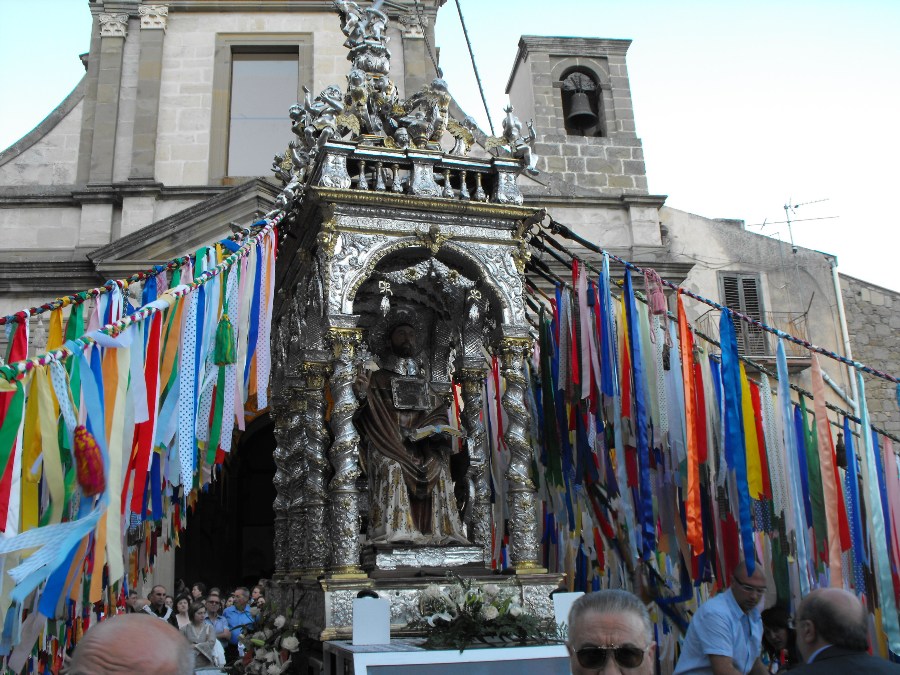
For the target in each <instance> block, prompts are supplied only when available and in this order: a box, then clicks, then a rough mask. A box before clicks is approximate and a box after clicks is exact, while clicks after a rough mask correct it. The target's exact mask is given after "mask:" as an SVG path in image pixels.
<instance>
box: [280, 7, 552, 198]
mask: <svg viewBox="0 0 900 675" xmlns="http://www.w3.org/2000/svg"><path fill="white" fill-rule="evenodd" d="M381 5H382V1H381V0H378V1H377V2H375V3H373V5H372V6H371V7H367V8H366V9H365V10H363V9H361V8H360V7H359V5H358V4H357V3H355V2H349V1H348V0H334V7H335V9H336V10H337V12H338V14H339V15H340V18H341V31H342V32H343V33H344V35H345V36H346V37H347V39H346V41H345V42H344V46H345V47H347V48H348V49H349V53H348V55H347V59H348V60H349V61H350V62H351V63H352V67H351V70H350V72H349V73H348V74H347V84H346V88H345V90H342V89H341V88H340V87H339V86H338V85H331V86H328V87H326V88H325V89H324V90H322V91H321V92H320V93H319V95H318V96H316V97H315V98H313V97H312V94H311V92H310V91H309V89H308V88H307V87H304V88H303V89H304V91H305V92H306V98H305V100H304V101H303V102H302V103H297V104H295V105H294V106H292V107H291V109H290V111H289V116H290V118H291V130H292V131H293V132H294V134H295V135H296V138H295V139H294V140H293V141H291V143H290V147H289V148H288V151H287V152H286V153H284V154H283V155H276V156H275V161H274V163H273V166H272V168H273V171H274V172H275V173H276V175H277V176H278V177H279V178H280V179H281V180H282V181H283V182H284V183H285V184H289V183H294V184H295V185H300V184H302V183H303V182H304V181H305V179H306V177H307V175H308V172H309V170H310V168H311V164H312V162H313V160H314V158H315V156H316V153H317V151H318V149H319V148H321V147H322V146H323V145H324V144H325V143H326V142H328V141H329V140H348V141H357V142H359V143H360V144H363V145H377V146H383V147H386V148H399V149H406V148H412V149H425V150H437V151H442V152H447V153H448V154H452V155H457V156H467V155H468V154H469V151H470V149H471V148H472V146H473V145H474V144H475V140H476V136H475V131H476V125H475V121H474V120H473V119H472V118H471V117H466V118H465V119H464V120H462V122H459V121H457V120H454V119H451V118H450V114H449V108H450V100H451V95H450V92H449V90H448V87H447V83H446V82H445V81H444V80H443V79H442V78H441V77H437V78H435V79H434V80H432V81H431V82H430V83H429V84H427V85H425V86H424V87H423V88H422V89H421V90H420V91H418V92H415V93H414V94H412V95H411V96H409V97H407V98H406V99H401V98H400V94H399V91H398V89H397V87H396V85H395V84H394V82H393V81H392V80H391V79H390V78H389V77H388V73H389V72H390V59H391V52H390V50H389V49H388V47H387V43H388V41H389V40H390V38H389V37H388V36H387V35H386V34H385V29H386V27H387V23H388V17H387V15H386V14H385V13H384V12H383V11H381V9H380V7H381ZM504 112H506V116H505V117H504V120H503V135H502V136H500V137H494V136H489V137H487V138H486V142H485V143H484V148H485V150H486V151H488V152H493V153H495V154H496V155H497V156H505V157H510V158H514V159H521V160H522V161H523V162H524V164H525V168H526V170H527V171H528V172H529V173H531V174H536V173H537V170H536V169H535V164H536V162H537V158H538V157H537V154H535V153H534V151H533V149H532V145H533V143H534V140H535V133H534V125H533V123H532V122H530V121H529V122H528V123H527V126H528V129H529V130H530V134H528V135H524V136H523V134H522V126H523V125H522V123H521V121H520V120H519V119H518V118H517V117H515V116H514V115H513V114H512V113H513V110H512V106H508V107H507V108H505V109H504ZM445 132H446V133H447V134H449V135H450V136H451V137H452V139H453V144H452V147H449V148H444V147H442V145H441V142H442V140H443V137H444V134H445Z"/></svg>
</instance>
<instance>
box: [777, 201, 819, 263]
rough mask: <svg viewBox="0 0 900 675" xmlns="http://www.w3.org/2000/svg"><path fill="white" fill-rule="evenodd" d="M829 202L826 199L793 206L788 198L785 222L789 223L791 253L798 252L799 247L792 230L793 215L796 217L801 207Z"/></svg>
mask: <svg viewBox="0 0 900 675" xmlns="http://www.w3.org/2000/svg"><path fill="white" fill-rule="evenodd" d="M827 201H828V198H827V197H826V198H825V199H814V200H812V201H809V202H799V203H797V204H791V200H790V198H788V201H787V204H785V205H784V218H785V222H786V223H787V228H788V235H790V238H791V252H793V253H796V252H797V245H796V244H795V243H794V231H793V230H792V229H791V214H794V215H796V214H797V209H799V208H800V207H801V206H807V205H809V204H819V203H821V202H827Z"/></svg>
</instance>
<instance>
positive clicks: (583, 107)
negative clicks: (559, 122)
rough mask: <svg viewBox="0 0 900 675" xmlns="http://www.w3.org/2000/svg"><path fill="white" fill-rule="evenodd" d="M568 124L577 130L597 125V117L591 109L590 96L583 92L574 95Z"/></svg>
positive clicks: (567, 119) (567, 118) (567, 120)
mask: <svg viewBox="0 0 900 675" xmlns="http://www.w3.org/2000/svg"><path fill="white" fill-rule="evenodd" d="M566 122H567V123H568V124H569V126H571V127H575V128H576V129H588V128H590V127H592V126H594V125H595V124H597V115H596V113H594V111H593V110H592V109H591V102H590V100H588V95H587V94H585V93H584V92H583V91H576V92H575V93H574V94H572V100H571V102H570V105H569V114H568V115H567V116H566Z"/></svg>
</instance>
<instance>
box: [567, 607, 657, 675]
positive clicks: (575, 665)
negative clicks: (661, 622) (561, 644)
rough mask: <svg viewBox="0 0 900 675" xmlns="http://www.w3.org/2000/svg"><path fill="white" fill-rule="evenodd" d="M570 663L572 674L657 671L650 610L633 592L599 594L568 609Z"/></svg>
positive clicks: (646, 673) (642, 674)
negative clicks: (648, 612) (648, 610)
mask: <svg viewBox="0 0 900 675" xmlns="http://www.w3.org/2000/svg"><path fill="white" fill-rule="evenodd" d="M566 647H567V648H568V650H569V663H570V665H571V668H572V675H587V674H588V673H590V674H591V675H593V674H594V673H603V674H604V675H607V674H612V673H622V674H624V673H629V674H632V673H633V674H634V675H651V674H652V673H654V672H656V664H655V653H656V643H655V642H654V641H653V624H652V623H651V622H650V616H649V615H648V614H647V608H646V607H644V603H642V602H641V600H640V598H638V597H637V596H636V595H634V594H633V593H629V592H628V591H622V590H606V591H597V592H596V593H588V594H587V595H583V596H581V597H580V598H578V600H576V601H575V602H574V603H573V604H572V609H571V610H569V639H568V640H567V641H566Z"/></svg>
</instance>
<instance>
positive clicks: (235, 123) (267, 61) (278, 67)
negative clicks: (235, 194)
mask: <svg viewBox="0 0 900 675" xmlns="http://www.w3.org/2000/svg"><path fill="white" fill-rule="evenodd" d="M297 66H298V64H297V50H296V48H294V50H293V53H290V52H288V53H277V52H270V53H252V52H251V53H241V52H235V53H234V54H233V55H232V62H231V106H230V111H229V124H228V175H229V176H264V175H268V174H269V172H270V169H271V166H272V157H273V155H275V154H276V153H278V152H283V151H284V150H285V148H286V147H287V144H288V142H290V140H291V132H290V125H289V121H288V119H287V111H288V109H289V108H290V107H291V105H293V104H294V103H296V102H297V79H298V76H299V72H298V67H297Z"/></svg>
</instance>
